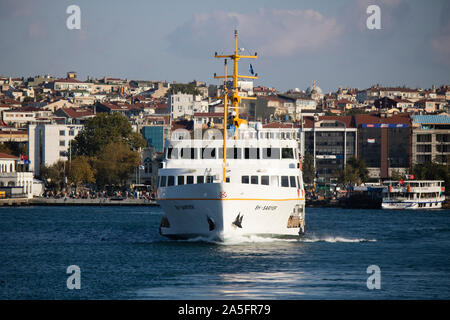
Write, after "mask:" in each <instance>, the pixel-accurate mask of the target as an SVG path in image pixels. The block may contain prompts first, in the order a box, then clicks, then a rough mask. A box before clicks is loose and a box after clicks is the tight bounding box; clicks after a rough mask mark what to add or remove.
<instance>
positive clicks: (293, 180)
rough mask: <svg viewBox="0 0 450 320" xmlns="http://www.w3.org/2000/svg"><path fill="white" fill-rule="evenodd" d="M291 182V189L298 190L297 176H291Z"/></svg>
mask: <svg viewBox="0 0 450 320" xmlns="http://www.w3.org/2000/svg"><path fill="white" fill-rule="evenodd" d="M289 182H290V184H291V188H297V184H296V183H295V176H290V177H289Z"/></svg>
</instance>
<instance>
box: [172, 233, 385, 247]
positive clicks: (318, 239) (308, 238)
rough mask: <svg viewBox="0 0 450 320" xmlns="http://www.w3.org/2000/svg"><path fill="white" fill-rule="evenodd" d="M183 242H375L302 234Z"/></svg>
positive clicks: (200, 239) (224, 243) (245, 236)
mask: <svg viewBox="0 0 450 320" xmlns="http://www.w3.org/2000/svg"><path fill="white" fill-rule="evenodd" d="M178 241H183V242H206V243H214V244H219V245H239V244H249V243H276V242H291V243H292V242H299V243H301V242H305V243H312V242H328V243H361V242H376V241H377V240H376V239H364V238H345V237H334V236H321V237H316V236H304V237H300V238H298V237H287V238H280V237H267V236H266V237H265V236H259V235H234V236H229V237H226V238H224V239H217V238H208V237H195V238H191V239H188V240H178Z"/></svg>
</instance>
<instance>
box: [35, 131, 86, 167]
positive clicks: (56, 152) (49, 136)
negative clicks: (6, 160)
mask: <svg viewBox="0 0 450 320" xmlns="http://www.w3.org/2000/svg"><path fill="white" fill-rule="evenodd" d="M82 129H83V125H65V124H39V125H34V124H33V125H30V126H29V127H28V156H29V159H30V161H31V164H30V171H34V173H35V175H36V176H38V175H39V168H40V166H41V165H42V164H45V165H46V166H50V165H53V164H55V163H56V162H58V160H62V161H67V160H68V159H69V158H68V155H69V152H70V141H72V140H73V139H75V137H76V136H77V134H78V132H79V131H80V130H82Z"/></svg>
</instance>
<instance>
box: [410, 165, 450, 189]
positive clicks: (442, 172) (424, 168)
mask: <svg viewBox="0 0 450 320" xmlns="http://www.w3.org/2000/svg"><path fill="white" fill-rule="evenodd" d="M411 174H413V175H414V178H415V179H418V180H444V181H445V193H446V194H447V195H448V194H450V166H449V165H443V164H439V163H436V162H425V163H421V164H416V165H414V166H413V167H412V169H411Z"/></svg>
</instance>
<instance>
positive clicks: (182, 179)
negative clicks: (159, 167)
mask: <svg viewBox="0 0 450 320" xmlns="http://www.w3.org/2000/svg"><path fill="white" fill-rule="evenodd" d="M182 184H184V176H178V185H182Z"/></svg>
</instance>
